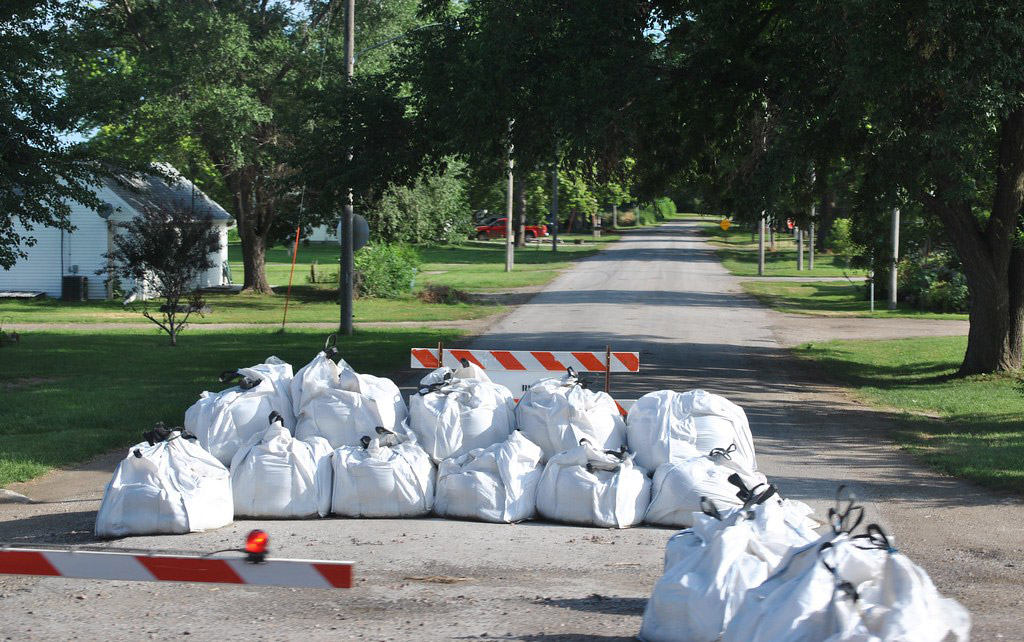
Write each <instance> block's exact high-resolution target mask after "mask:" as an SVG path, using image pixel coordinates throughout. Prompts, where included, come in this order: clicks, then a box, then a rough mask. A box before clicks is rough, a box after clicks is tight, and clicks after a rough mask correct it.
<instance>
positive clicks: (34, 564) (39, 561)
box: [0, 551, 60, 576]
mask: <svg viewBox="0 0 1024 642" xmlns="http://www.w3.org/2000/svg"><path fill="white" fill-rule="evenodd" d="M0 574H3V575H53V576H60V573H58V572H57V569H55V568H54V567H53V564H50V561H49V560H47V559H46V556H45V555H43V554H42V553H32V552H29V551H0Z"/></svg>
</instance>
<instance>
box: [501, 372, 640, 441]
mask: <svg viewBox="0 0 1024 642" xmlns="http://www.w3.org/2000/svg"><path fill="white" fill-rule="evenodd" d="M516 421H517V425H518V427H519V429H520V430H522V431H523V434H525V435H526V437H527V438H528V439H529V440H530V441H532V442H533V443H535V444H537V445H538V446H540V447H541V450H542V451H544V459H545V460H547V459H550V458H552V457H554V456H555V455H557V454H558V453H560V452H563V451H566V450H569V449H571V448H575V447H576V446H577V445H579V443H580V440H581V439H586V440H587V441H589V442H590V443H591V444H593V446H594V447H595V448H598V449H602V448H603V449H608V450H618V449H619V448H621V447H622V446H624V445H625V444H626V423H625V421H623V419H622V415H621V414H620V413H619V409H618V406H617V405H616V404H615V400H614V399H612V398H611V397H610V396H608V394H607V393H604V392H594V391H592V390H587V389H586V388H584V387H583V386H581V385H580V384H579V381H578V378H577V377H576V375H575V373H574V372H572V371H570V372H569V373H568V374H566V375H564V376H562V377H560V378H552V379H542V380H540V381H538V382H537V383H535V384H533V385H532V386H531V387H530V389H529V390H527V391H526V393H525V394H523V396H522V398H521V399H520V400H519V404H518V405H517V406H516Z"/></svg>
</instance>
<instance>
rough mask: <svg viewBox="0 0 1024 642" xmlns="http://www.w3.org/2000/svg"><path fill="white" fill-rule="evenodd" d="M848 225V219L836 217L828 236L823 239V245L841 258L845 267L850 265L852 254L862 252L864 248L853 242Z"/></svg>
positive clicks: (849, 222) (849, 224) (855, 254)
mask: <svg viewBox="0 0 1024 642" xmlns="http://www.w3.org/2000/svg"><path fill="white" fill-rule="evenodd" d="M850 226H851V221H850V219H848V218H837V219H836V220H835V221H833V222H832V229H831V231H829V234H828V238H826V239H825V245H827V246H828V248H829V249H830V250H832V252H834V253H835V254H838V255H839V256H841V257H842V258H843V263H844V264H845V265H846V267H850V262H851V261H852V260H853V257H854V256H857V255H858V254H863V252H864V248H863V247H862V246H860V245H858V244H857V243H854V242H853V234H852V231H851V227H850Z"/></svg>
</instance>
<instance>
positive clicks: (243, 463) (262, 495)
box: [231, 413, 333, 519]
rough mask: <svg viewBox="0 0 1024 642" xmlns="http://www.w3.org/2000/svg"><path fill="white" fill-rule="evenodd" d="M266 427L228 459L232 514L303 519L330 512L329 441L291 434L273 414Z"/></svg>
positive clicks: (330, 473) (330, 472)
mask: <svg viewBox="0 0 1024 642" xmlns="http://www.w3.org/2000/svg"><path fill="white" fill-rule="evenodd" d="M268 424H269V426H268V428H267V429H266V430H265V431H264V432H263V434H261V435H256V436H254V437H253V438H252V440H251V441H250V442H249V443H248V444H246V446H244V447H243V448H241V449H239V450H238V452H237V453H235V457H234V458H233V459H232V460H231V490H232V494H233V497H234V505H235V515H238V516H243V515H244V516H246V517H275V518H284V519H301V518H306V517H316V516H318V515H319V516H321V517H322V516H324V515H327V514H328V513H330V512H331V490H332V481H333V480H332V476H333V471H332V467H331V452H332V451H331V445H330V444H329V443H327V440H326V439H323V438H322V437H310V438H309V440H308V441H302V440H299V439H296V438H294V437H292V434H291V433H290V432H289V431H288V429H287V428H286V427H285V426H284V423H283V422H282V420H281V416H280V415H279V414H277V413H273V414H272V415H271V416H270V420H269V421H268Z"/></svg>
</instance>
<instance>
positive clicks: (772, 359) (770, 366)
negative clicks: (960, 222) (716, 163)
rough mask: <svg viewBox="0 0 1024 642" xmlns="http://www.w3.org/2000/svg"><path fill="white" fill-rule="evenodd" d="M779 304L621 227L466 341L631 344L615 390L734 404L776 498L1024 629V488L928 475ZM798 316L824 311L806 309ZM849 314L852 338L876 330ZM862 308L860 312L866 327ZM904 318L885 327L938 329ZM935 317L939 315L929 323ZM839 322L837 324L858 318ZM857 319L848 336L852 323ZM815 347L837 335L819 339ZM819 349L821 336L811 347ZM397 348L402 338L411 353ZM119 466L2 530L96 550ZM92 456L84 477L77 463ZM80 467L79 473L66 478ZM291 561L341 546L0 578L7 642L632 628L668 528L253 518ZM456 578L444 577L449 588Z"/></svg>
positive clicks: (193, 542) (1001, 632)
mask: <svg viewBox="0 0 1024 642" xmlns="http://www.w3.org/2000/svg"><path fill="white" fill-rule="evenodd" d="M792 316H794V315H781V314H777V313H775V312H772V311H770V310H767V309H765V308H763V307H761V306H760V305H759V304H758V303H757V302H756V301H755V300H753V299H752V298H750V297H748V296H746V295H744V294H743V293H742V290H741V288H740V287H739V280H738V279H736V278H735V277H732V276H730V275H729V274H728V273H727V272H726V271H725V270H724V269H723V268H722V267H721V265H720V263H719V262H718V261H717V259H716V257H715V255H714V252H713V251H712V249H711V248H709V247H708V245H707V244H706V243H705V242H704V241H703V240H702V239H701V238H700V237H699V236H697V235H696V226H694V225H693V224H690V223H686V222H673V223H670V224H667V225H664V226H662V227H660V228H657V229H653V230H644V231H641V232H637V233H635V234H631V235H630V236H629V237H628V238H627V239H624V240H623V241H621V242H619V243H617V244H613V245H612V246H611V247H609V248H608V249H607V250H605V251H603V252H601V253H599V254H598V255H596V256H594V257H591V258H589V259H586V260H584V261H582V262H580V263H579V264H578V265H577V266H575V267H574V268H573V269H571V270H569V271H568V272H566V273H565V274H563V275H562V276H560V277H559V278H558V279H557V280H556V281H554V282H553V283H552V284H551V285H550V286H548V287H547V288H546V289H544V290H543V291H542V292H540V293H539V294H537V295H536V296H534V297H533V298H532V299H531V300H530V301H529V302H528V303H526V304H524V305H522V306H520V307H519V308H518V309H517V310H515V311H514V312H512V313H511V314H509V315H508V316H506V317H504V318H503V319H502V320H500V321H499V322H498V323H497V324H496V325H494V326H493V327H492V329H491V331H490V332H488V333H487V334H484V335H481V336H480V337H478V338H477V339H476V340H475V342H474V343H473V345H472V347H474V348H502V349H525V348H530V349H534V350H537V349H553V350H565V349H574V350H604V348H605V346H606V345H611V346H612V348H613V349H616V350H630V351H639V352H640V353H641V372H640V373H639V374H637V375H622V376H616V378H615V379H614V380H613V382H612V388H613V392H614V394H615V395H616V396H618V397H623V398H627V397H636V396H639V395H641V394H643V393H645V392H649V391H652V390H657V389H662V388H672V389H676V390H686V389H691V388H698V387H699V388H704V389H707V390H710V391H713V392H717V393H719V394H723V395H725V396H727V397H729V398H730V399H732V400H733V401H735V402H737V403H739V404H740V405H742V406H743V407H744V408H745V410H746V411H747V414H748V416H749V418H750V423H751V428H752V430H753V433H754V439H755V447H756V448H757V453H758V464H759V467H760V468H761V470H762V471H763V472H764V473H765V474H766V475H768V477H769V479H770V480H772V481H774V482H775V483H776V484H778V486H779V487H780V489H781V490H782V492H783V494H785V495H788V496H790V497H794V498H797V499H801V500H804V501H807V502H808V503H810V504H811V505H812V506H813V507H814V508H815V509H816V511H817V513H818V515H819V516H823V515H824V513H825V511H826V510H827V508H828V507H829V505H830V504H831V498H832V496H833V494H834V492H835V488H836V486H837V485H838V484H840V483H846V484H848V485H850V486H851V487H852V488H853V490H854V491H855V492H856V493H857V495H858V497H860V498H861V499H862V500H863V502H864V504H865V507H866V512H867V519H868V520H869V521H875V522H878V523H880V524H882V525H883V527H885V528H886V530H887V531H888V532H890V533H891V534H892V535H894V536H895V538H896V542H897V544H898V545H899V547H900V549H901V550H902V551H903V552H905V553H907V554H908V555H910V556H911V557H912V558H913V559H914V560H915V561H917V562H918V563H919V564H921V565H922V566H924V568H925V569H926V570H928V571H929V573H931V575H932V577H933V579H934V580H935V582H936V584H937V585H938V587H939V589H940V590H941V591H943V592H944V593H945V594H946V595H947V596H950V597H955V598H956V599H958V600H960V601H961V602H962V603H963V604H964V605H965V606H967V607H968V608H969V609H970V610H971V612H972V614H973V616H974V622H975V627H974V636H973V638H974V639H976V640H995V639H1024V616H1022V609H1021V599H1022V596H1021V592H1020V586H1021V585H1022V579H1024V577H1022V570H1024V538H1022V537H1021V535H1020V533H1019V526H1018V524H1019V522H1020V518H1019V515H1020V510H1021V508H1022V507H1024V506H1022V502H1021V501H1020V499H1019V498H1013V497H1008V496H1001V495H997V494H994V493H991V492H988V491H984V490H981V489H979V488H977V487H974V486H972V485H971V484H967V483H964V482H959V481H956V480H953V479H950V478H947V477H943V476H941V475H938V474H935V473H932V472H929V471H927V470H925V469H923V468H922V467H920V466H919V465H918V464H917V463H916V462H915V461H914V460H913V459H912V458H911V457H909V456H908V455H906V454H904V453H902V452H901V451H900V450H899V449H897V448H896V447H894V446H893V445H892V443H891V442H890V441H889V440H888V439H887V437H886V435H887V434H888V432H889V430H890V429H891V427H892V425H893V418H892V417H890V416H889V415H887V414H885V413H883V412H879V411H874V410H871V409H868V408H865V407H863V406H861V405H859V404H857V403H855V402H853V401H851V400H850V399H849V398H848V397H847V396H846V395H844V394H843V392H842V390H840V389H837V388H835V387H833V386H831V385H829V384H828V383H827V376H826V374H827V373H821V372H819V371H817V370H816V369H815V368H814V366H813V364H808V363H805V362H802V361H799V360H796V359H794V358H793V357H791V356H790V354H789V352H788V350H787V349H786V346H788V345H792V344H793V343H796V342H799V340H800V339H799V336H808V335H809V332H810V330H807V331H804V332H799V331H797V332H794V331H793V330H792V328H793V327H794V320H793V318H792ZM800 319H801V320H802V321H804V320H806V322H807V324H808V326H807V327H808V328H811V327H814V328H820V325H819V323H818V322H820V321H821V320H820V319H815V318H811V317H800ZM857 321H858V320H844V322H849V323H853V324H854V325H855V327H856V328H857V332H858V333H860V334H859V335H858V336H861V335H863V336H865V337H871V336H891V335H892V333H891V332H889V333H887V332H883V331H879V332H873V331H871V330H866V329H865V328H868V327H878V328H881V326H880V325H879V326H869V325H867V324H859V323H857ZM866 321H872V322H873V321H875V320H866ZM935 323H936V322H934V321H932V322H926V324H927V325H925V324H921V325H918V324H917V322H915V324H914V325H910V326H907V327H906V328H905V329H902V330H900V334H898V335H897V336H902V335H903V334H908V333H909V334H914V333H915V329H918V328H919V329H920V334H934V333H935V332H936V331H937V330H936V329H935V328H936V327H942V328H946V329H947V330H946V331H947V332H948V333H953V334H955V333H963V331H964V330H963V327H962V325H961V326H952V325H950V326H945V325H940V326H935ZM938 323H940V324H942V323H945V322H938ZM854 325H851V326H850V327H851V328H853V327H854ZM852 332H853V330H852V329H851V330H850V332H848V333H847V334H850V333H852ZM820 338H830V337H826V336H822V337H820ZM816 340H817V339H816ZM410 347H412V346H410ZM116 459H117V458H116V456H115V457H112V458H111V457H108V458H107V459H106V460H97V461H96V462H94V463H92V464H91V465H87V466H85V467H84V470H83V471H82V472H80V473H76V472H63V473H56V474H54V475H51V476H48V477H47V478H43V479H41V480H38V481H36V482H32V483H29V484H25V485H17V487H16V488H14V489H15V490H18V491H19V492H24V493H26V494H27V495H29V496H30V497H36V498H39V499H49V500H51V501H53V502H54V503H49V504H29V505H19V504H7V505H0V519H3V520H4V521H3V522H0V541H5V540H12V539H15V540H17V541H21V542H79V543H87V542H92V541H93V539H92V537H91V535H90V534H89V533H90V531H91V526H92V521H93V519H94V511H95V509H96V507H97V504H98V499H99V498H100V496H101V495H102V486H101V484H102V482H103V481H104V480H105V479H107V478H109V471H110V470H112V467H113V464H114V463H115V461H116ZM90 469H91V470H90ZM76 475H77V477H76ZM254 526H256V524H255V523H253V522H238V523H236V524H234V525H232V526H229V527H227V528H224V529H220V530H218V531H215V532H211V533H202V534H193V535H189V536H179V537H140V538H131V539H127V540H119V541H114V542H111V543H109V545H110V546H113V547H142V548H146V549H156V548H162V549H177V550H189V551H205V550H214V549H219V548H225V547H228V546H237V545H239V544H240V542H241V541H242V538H243V537H244V534H245V533H246V532H248V530H249V529H250V528H253V527H254ZM260 526H261V527H264V528H266V529H267V530H268V531H269V532H270V534H271V537H272V540H273V542H272V546H273V552H274V553H275V554H277V555H279V556H284V557H302V558H327V559H352V560H355V562H356V564H357V567H356V573H357V577H358V578H359V581H358V583H357V588H355V589H353V590H351V591H348V592H344V593H340V594H339V593H330V594H328V593H325V592H317V591H293V590H288V589H250V588H236V587H201V586H188V585H182V586H174V585H159V586H156V585H140V584H133V583H128V582H117V583H100V582H93V581H85V580H63V579H44V580H36V579H24V578H7V579H0V608H3V611H4V614H5V615H4V618H3V621H4V629H5V633H6V634H7V635H13V637H16V638H22V637H29V636H31V635H34V636H37V637H43V638H48V637H69V636H70V635H71V634H78V635H79V636H81V637H83V638H95V637H101V636H102V637H106V638H108V639H138V638H143V639H145V638H146V637H153V638H158V639H162V638H171V637H179V636H180V635H182V634H183V633H184V632H185V631H188V633H189V634H190V635H198V636H199V639H206V638H212V637H218V638H231V639H234V638H257V639H261V638H273V639H281V638H293V637H298V636H299V635H301V636H302V637H304V638H308V639H310V640H314V639H336V638H338V637H356V638H367V639H385V638H389V639H448V638H460V639H493V638H499V639H527V640H573V639H594V638H598V639H626V638H629V637H631V636H633V635H635V633H636V632H637V631H638V630H639V627H640V619H641V615H642V612H643V606H644V602H645V600H646V598H647V596H648V595H649V593H650V589H651V587H652V585H653V583H654V581H655V580H656V579H657V577H658V576H659V574H660V568H661V556H662V551H663V549H664V542H665V540H666V539H667V537H668V536H669V535H670V533H671V531H669V530H665V529H657V528H647V527H643V528H636V529H630V530H625V531H609V530H601V529H583V528H574V527H565V526H558V525H553V524H545V523H530V524H523V525H517V526H501V525H489V524H476V523H468V522H449V521H442V520H434V519H423V520H319V521H312V522H269V523H263V524H260ZM444 582H451V583H444Z"/></svg>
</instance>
